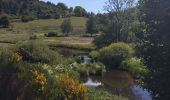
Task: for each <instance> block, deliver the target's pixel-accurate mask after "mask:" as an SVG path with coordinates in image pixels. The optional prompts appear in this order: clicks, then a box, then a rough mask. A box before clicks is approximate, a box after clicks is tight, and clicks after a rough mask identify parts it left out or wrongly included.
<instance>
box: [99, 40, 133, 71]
mask: <svg viewBox="0 0 170 100" xmlns="http://www.w3.org/2000/svg"><path fill="white" fill-rule="evenodd" d="M133 53H134V50H133V49H132V48H131V47H130V46H129V45H128V44H126V43H112V44H111V45H109V46H107V47H104V48H102V49H100V50H99V56H98V57H97V58H98V59H99V61H101V62H102V63H103V64H105V65H106V66H108V67H111V68H118V67H119V66H120V64H121V62H122V61H123V60H126V59H128V58H130V57H132V56H133Z"/></svg>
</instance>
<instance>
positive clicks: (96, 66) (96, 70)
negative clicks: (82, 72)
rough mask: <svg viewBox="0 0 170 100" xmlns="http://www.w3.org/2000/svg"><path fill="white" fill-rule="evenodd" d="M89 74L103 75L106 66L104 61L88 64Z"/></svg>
mask: <svg viewBox="0 0 170 100" xmlns="http://www.w3.org/2000/svg"><path fill="white" fill-rule="evenodd" d="M87 68H88V70H89V71H88V72H89V74H93V75H102V73H103V72H105V71H106V70H105V66H104V65H103V64H102V63H99V62H95V63H91V64H89V65H87Z"/></svg>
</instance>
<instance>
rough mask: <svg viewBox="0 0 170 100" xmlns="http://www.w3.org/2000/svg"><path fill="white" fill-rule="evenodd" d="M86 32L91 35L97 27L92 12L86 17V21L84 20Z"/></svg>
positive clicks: (96, 30)
mask: <svg viewBox="0 0 170 100" xmlns="http://www.w3.org/2000/svg"><path fill="white" fill-rule="evenodd" d="M86 27H87V28H86V32H87V33H90V34H91V36H92V34H94V33H97V32H98V27H97V20H96V18H95V15H94V14H91V16H90V17H89V18H88V20H87V22H86Z"/></svg>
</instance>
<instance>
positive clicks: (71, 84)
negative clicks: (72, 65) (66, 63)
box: [59, 73, 87, 100]
mask: <svg viewBox="0 0 170 100" xmlns="http://www.w3.org/2000/svg"><path fill="white" fill-rule="evenodd" d="M59 83H60V88H61V90H62V93H61V94H60V95H59V96H60V97H64V98H65V100H87V87H86V86H84V85H83V84H81V83H79V81H76V80H73V79H71V78H70V77H69V75H68V73H65V74H63V75H61V76H60V77H59Z"/></svg>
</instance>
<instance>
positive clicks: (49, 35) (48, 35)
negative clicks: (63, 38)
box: [45, 32, 59, 37]
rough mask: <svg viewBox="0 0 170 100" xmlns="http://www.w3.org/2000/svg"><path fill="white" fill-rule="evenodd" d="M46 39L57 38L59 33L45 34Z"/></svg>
mask: <svg viewBox="0 0 170 100" xmlns="http://www.w3.org/2000/svg"><path fill="white" fill-rule="evenodd" d="M45 36H46V37H57V36H59V35H58V33H57V32H49V33H48V34H45Z"/></svg>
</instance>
